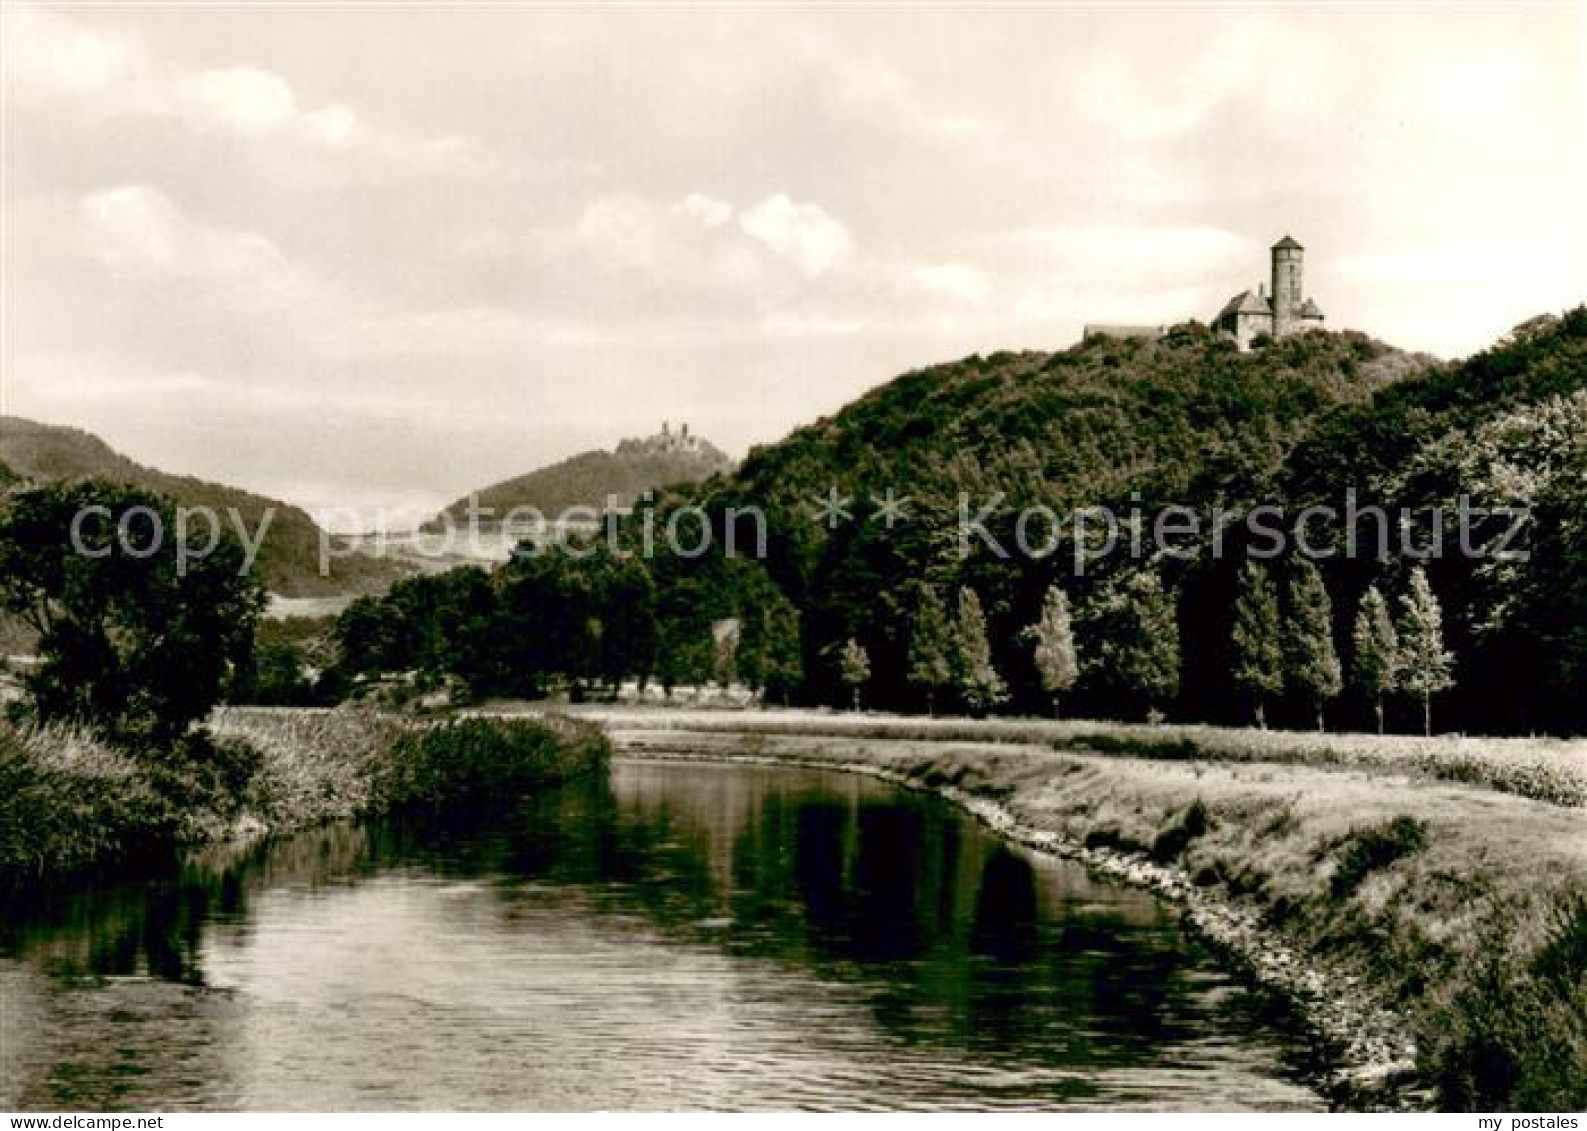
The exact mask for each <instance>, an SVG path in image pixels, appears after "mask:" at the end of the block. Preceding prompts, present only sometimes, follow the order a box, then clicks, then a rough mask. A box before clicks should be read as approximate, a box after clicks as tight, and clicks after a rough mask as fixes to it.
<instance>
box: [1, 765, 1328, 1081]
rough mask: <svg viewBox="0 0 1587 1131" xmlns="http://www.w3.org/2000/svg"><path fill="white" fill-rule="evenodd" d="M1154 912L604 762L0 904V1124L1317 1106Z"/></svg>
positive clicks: (839, 794) (913, 811)
mask: <svg viewBox="0 0 1587 1131" xmlns="http://www.w3.org/2000/svg"><path fill="white" fill-rule="evenodd" d="M1306 1057H1307V1049H1306V1043H1305V1041H1304V1040H1303V1039H1301V1037H1300V1036H1299V1035H1298V1034H1297V1033H1296V1032H1295V1031H1294V1030H1293V1029H1291V1028H1289V1027H1288V1026H1287V1025H1286V1024H1285V1023H1283V1022H1282V1021H1281V1019H1278V1018H1275V1017H1274V1016H1273V1015H1272V1011H1271V1008H1270V1007H1269V1006H1267V1005H1266V1004H1264V1003H1263V1002H1262V1001H1261V1000H1260V999H1259V998H1258V997H1257V996H1256V995H1254V994H1253V993H1251V992H1249V991H1247V990H1246V989H1245V988H1243V987H1242V986H1241V985H1240V984H1239V983H1238V982H1237V981H1235V980H1234V979H1232V978H1231V977H1229V976H1228V975H1226V974H1224V973H1222V972H1221V971H1220V970H1219V969H1218V968H1217V967H1216V965H1215V964H1214V963H1213V962H1212V961H1211V959H1210V958H1209V956H1208V955H1207V954H1206V953H1205V952H1204V951H1203V950H1202V949H1201V948H1200V947H1199V946H1198V945H1196V943H1195V942H1194V941H1192V940H1190V939H1188V938H1187V937H1186V936H1185V935H1184V934H1183V932H1182V931H1181V930H1180V929H1179V927H1178V926H1177V924H1176V921H1175V918H1174V916H1173V915H1172V913H1171V911H1170V910H1169V909H1167V908H1165V907H1164V906H1162V905H1161V904H1160V903H1159V902H1157V901H1156V900H1155V899H1154V898H1153V897H1151V896H1150V895H1148V894H1146V893H1143V892H1139V891H1135V890H1132V889H1128V888H1122V887H1118V886H1114V885H1110V884H1107V883H1102V882H1098V881H1096V880H1093V879H1091V878H1089V877H1088V876H1087V874H1086V873H1085V871H1084V870H1083V869H1080V868H1078V867H1077V866H1074V865H1072V864H1068V863H1065V862H1062V861H1054V860H1049V859H1045V858H1042V857H1039V856H1036V855H1034V854H1032V853H1029V852H1027V851H1025V850H1023V849H1020V848H1016V847H1011V846H1009V845H1008V844H1006V843H1004V842H1002V841H1000V840H999V839H998V838H997V837H995V836H993V835H992V834H990V833H989V832H987V831H986V830H984V829H983V828H981V827H980V826H979V825H978V824H976V823H975V822H974V821H973V820H972V819H971V818H969V817H967V816H965V815H963V814H962V813H960V812H958V811H957V810H955V809H953V808H951V807H950V806H948V805H947V804H946V803H944V802H941V801H939V800H937V799H935V798H931V797H927V796H922V795H917V794H912V793H909V792H906V791H903V790H900V789H897V788H895V787H892V786H889V785H886V784H883V783H879V782H876V781H873V780H871V779H868V778H863V777H858V776H853V775H845V774H838V773H823V772H814V771H806V770H792V769H777V768H766V767H744V766H735V767H728V766H717V765H709V764H699V763H670V764H669V763H647V762H618V763H616V764H614V766H613V767H612V770H611V774H610V777H609V779H605V778H603V779H601V780H594V781H587V782H582V783H577V784H575V785H572V786H569V787H565V788H563V789H560V790H557V791H554V792H551V793H549V794H547V795H545V796H542V797H537V798H534V799H531V800H529V801H526V802H524V803H522V804H520V805H517V806H515V807H508V808H504V809H503V810H502V811H500V812H495V813H489V814H473V815H471V816H470V817H469V818H468V819H467V820H460V819H457V818H452V819H444V820H443V819H436V818H423V819H420V818H412V817H410V818H406V819H403V820H400V821H397V820H387V821H376V822H368V823H363V824H357V825H338V826H331V827H327V828H324V829H319V830H315V831H312V832H309V833H306V834H304V835H301V836H297V837H294V838H291V839H286V840H281V841H277V842H274V843H270V844H266V845H262V846H259V847H257V848H255V849H253V850H251V851H250V852H248V853H247V854H246V855H244V856H242V857H241V858H238V856H237V854H236V853H232V854H231V855H229V856H227V857H225V858H217V859H213V860H195V861H192V862H190V863H189V864H188V865H186V866H184V867H183V868H182V869H181V870H180V871H179V872H173V874H171V875H168V876H161V877H155V878H152V879H144V880H142V881H139V882H136V883H131V882H129V883H124V884H119V885H115V886H109V887H102V888H98V889H95V890H89V891H78V892H74V893H70V894H61V895H57V896H54V897H52V898H50V899H48V900H47V901H42V902H41V901H40V900H38V899H34V900H32V901H31V902H30V903H29V904H27V905H26V906H17V905H13V906H10V907H7V908H5V909H4V918H3V920H0V1108H5V1109H57V1110H59V1109H68V1110H109V1109H160V1110H170V1109H178V1108H204V1109H228V1110H230V1109H242V1110H283V1109H309V1110H322V1109H388V1108H397V1109H454V1108H456V1109H486V1110H493V1109H520V1108H529V1109H552V1110H577V1109H591V1108H627V1109H631V1108H647V1109H653V1108H665V1109H677V1108H733V1109H738V1108H779V1109H780V1108H840V1109H859V1108H885V1109H893V1108H927V1109H956V1108H970V1109H985V1108H1050V1107H1080V1108H1109V1109H1117V1108H1185V1109H1197V1108H1287V1109H1294V1108H1319V1107H1321V1106H1322V1104H1321V1101H1320V1099H1319V1097H1318V1096H1317V1095H1316V1094H1315V1093H1313V1092H1312V1091H1309V1090H1308V1089H1307V1088H1306V1087H1305V1085H1304V1083H1303V1081H1304V1078H1305V1072H1304V1067H1305V1061H1306Z"/></svg>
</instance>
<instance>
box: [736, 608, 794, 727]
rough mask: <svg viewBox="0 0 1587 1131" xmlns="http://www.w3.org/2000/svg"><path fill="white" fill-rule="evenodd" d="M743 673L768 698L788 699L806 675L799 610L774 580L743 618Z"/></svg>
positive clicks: (741, 664) (780, 700) (741, 642)
mask: <svg viewBox="0 0 1587 1131" xmlns="http://www.w3.org/2000/svg"><path fill="white" fill-rule="evenodd" d="M741 623H742V626H743V627H742V630H741V637H740V639H739V644H738V652H739V674H740V675H741V676H742V677H743V678H744V681H745V682H746V683H747V684H748V685H749V687H750V689H751V690H752V691H756V692H759V693H760V696H761V699H762V701H763V702H764V701H765V700H767V699H775V700H777V701H779V702H783V703H786V702H787V701H788V699H789V697H790V696H791V695H792V694H793V692H794V691H795V690H796V689H797V688H798V686H799V684H800V682H801V681H802V680H803V679H804V661H803V658H802V657H803V649H802V647H801V637H800V631H799V610H798V609H796V608H794V606H793V603H792V602H791V601H789V600H788V598H787V597H785V596H783V593H782V590H780V589H778V588H777V586H776V585H775V584H773V583H771V582H770V581H767V582H765V584H764V589H762V590H759V591H757V592H756V594H755V595H754V596H753V597H752V598H751V601H750V604H749V607H748V608H747V609H745V610H744V613H743V616H742V618H741Z"/></svg>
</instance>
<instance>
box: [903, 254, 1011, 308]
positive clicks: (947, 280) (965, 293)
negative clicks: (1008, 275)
mask: <svg viewBox="0 0 1587 1131" xmlns="http://www.w3.org/2000/svg"><path fill="white" fill-rule="evenodd" d="M907 278H908V281H909V283H910V284H911V285H912V286H914V287H916V288H918V289H919V290H922V291H926V292H928V293H930V294H938V295H946V296H947V297H949V298H955V299H958V300H960V301H962V302H968V303H982V302H985V301H986V297H987V295H988V294H990V293H991V290H992V284H991V283H990V282H989V281H988V280H987V277H986V273H985V272H983V271H982V270H981V269H980V268H978V267H971V266H970V265H969V264H966V263H928V264H923V265H921V266H919V267H912V268H910V269H909V270H908V272H907Z"/></svg>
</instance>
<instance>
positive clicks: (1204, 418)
mask: <svg viewBox="0 0 1587 1131" xmlns="http://www.w3.org/2000/svg"><path fill="white" fill-rule="evenodd" d="M1438 368H1439V363H1437V362H1436V361H1435V360H1434V359H1432V358H1430V357H1427V356H1425V355H1412V354H1407V353H1404V352H1402V351H1399V350H1396V349H1394V348H1392V347H1390V346H1387V345H1384V344H1383V343H1381V342H1377V341H1374V340H1373V339H1371V338H1368V337H1367V336H1365V335H1363V334H1358V333H1353V332H1344V333H1317V334H1309V335H1306V336H1305V337H1297V338H1288V339H1284V340H1282V341H1280V342H1278V343H1275V344H1273V345H1271V346H1269V347H1268V348H1267V349H1265V350H1259V351H1255V352H1252V353H1239V352H1237V351H1236V350H1234V349H1233V347H1232V346H1230V345H1229V344H1227V343H1224V342H1220V341H1216V340H1214V339H1213V338H1212V337H1211V336H1210V335H1209V334H1208V333H1207V331H1205V330H1204V329H1202V328H1201V327H1198V326H1193V325H1192V326H1185V327H1180V328H1177V329H1176V330H1175V331H1173V332H1171V333H1170V334H1169V335H1168V336H1166V337H1165V338H1163V339H1161V340H1158V341H1146V340H1140V339H1131V340H1124V339H1111V338H1098V339H1094V340H1091V341H1088V342H1085V343H1082V344H1080V345H1077V346H1075V347H1073V348H1072V349H1068V350H1064V351H1062V352H1058V353H1035V352H1022V353H997V354H993V355H991V356H989V357H981V356H973V357H968V358H965V359H963V360H961V361H956V362H951V363H948V364H945V365H937V366H932V367H930V368H927V369H921V370H917V371H915V372H912V373H908V374H905V375H904V376H902V377H899V378H897V379H895V380H893V381H890V382H888V383H887V384H885V385H882V386H881V387H879V388H877V389H875V390H873V391H872V392H870V393H869V394H867V395H866V396H864V397H862V398H861V399H860V400H858V401H856V402H854V403H853V404H851V405H849V406H847V407H846V408H844V409H843V410H842V411H841V412H839V413H838V414H837V415H835V416H832V417H829V418H826V419H823V420H820V421H817V422H816V423H815V424H812V425H809V426H807V427H804V428H801V429H799V430H798V431H796V432H794V433H793V434H792V435H790V436H789V437H788V438H787V439H785V440H783V441H781V442H780V443H777V444H774V445H770V446H767V447H762V448H756V449H754V450H752V451H751V452H750V454H749V457H748V458H747V459H746V460H745V461H744V464H743V466H742V467H741V468H740V469H739V471H738V473H737V474H736V475H735V476H734V477H732V478H731V480H730V481H729V482H728V483H727V484H726V485H724V487H723V488H722V490H723V492H724V493H726V494H728V495H731V496H741V497H750V498H753V499H755V500H757V501H760V502H762V503H765V504H770V505H772V506H774V507H776V508H777V509H778V510H779V511H797V510H798V509H799V508H801V507H802V506H805V505H806V504H807V500H808V499H809V498H811V497H813V496H815V495H820V494H824V493H825V492H826V491H827V489H828V487H830V486H835V487H837V488H838V490H839V492H840V493H841V494H843V495H854V496H859V497H860V498H861V500H862V501H863V500H864V498H865V496H866V495H867V494H869V493H876V494H881V493H883V492H885V490H886V489H888V488H889V487H891V488H892V489H893V490H894V491H895V492H896V493H897V494H899V495H907V496H909V497H910V499H911V500H912V501H913V502H914V504H915V506H914V509H915V510H916V512H917V513H919V512H922V511H935V512H940V511H942V510H944V509H945V508H946V509H948V510H952V509H953V508H954V507H955V505H956V501H957V499H958V496H959V493H960V492H965V493H967V494H968V495H969V496H970V498H972V499H974V500H976V506H975V508H973V509H977V510H978V509H979V507H980V505H981V503H982V501H985V500H989V499H990V498H991V497H992V495H993V494H994V493H998V494H1001V495H1003V496H1005V497H1006V501H1007V504H1008V505H1009V506H1010V507H1012V506H1027V505H1031V504H1037V503H1042V504H1046V505H1049V506H1052V507H1053V508H1055V509H1057V510H1059V511H1066V510H1069V509H1071V508H1074V507H1081V506H1090V505H1096V504H1113V505H1121V504H1122V505H1129V504H1130V503H1131V502H1132V501H1134V500H1135V499H1137V498H1138V499H1139V500H1140V501H1141V502H1143V503H1144V504H1145V505H1148V506H1149V505H1153V504H1160V503H1165V502H1187V501H1188V502H1195V501H1198V500H1200V499H1205V498H1211V497H1219V496H1223V497H1239V496H1240V495H1243V494H1249V493H1250V492H1252V491H1254V490H1256V489H1258V488H1260V487H1261V486H1262V485H1263V484H1265V483H1266V482H1267V481H1268V480H1269V479H1270V478H1271V477H1272V476H1273V475H1274V474H1275V473H1276V472H1277V471H1278V469H1279V467H1280V466H1281V465H1282V463H1283V460H1284V458H1285V456H1286V454H1287V453H1288V452H1289V450H1290V449H1291V447H1292V446H1293V445H1294V444H1295V443H1296V442H1297V441H1299V440H1300V438H1301V437H1303V436H1305V435H1306V434H1307V432H1308V431H1309V430H1310V429H1311V427H1312V426H1313V425H1314V424H1315V423H1316V422H1317V421H1318V420H1319V419H1320V418H1321V417H1322V416H1324V415H1325V414H1327V413H1329V412H1331V411H1333V410H1335V409H1339V408H1343V407H1347V406H1351V405H1360V404H1364V403H1367V402H1368V401H1370V399H1371V398H1372V397H1373V395H1374V394H1375V393H1376V392H1378V391H1379V390H1381V389H1383V388H1385V387H1387V386H1389V385H1390V384H1392V383H1394V382H1396V381H1399V380H1403V379H1405V378H1407V377H1410V376H1413V375H1420V374H1426V373H1429V372H1434V371H1437V370H1438ZM804 525H805V527H807V528H808V529H806V530H805V531H804V533H806V534H809V535H810V536H811V537H812V538H813V539H815V540H817V541H820V540H823V539H824V536H825V532H824V531H823V530H822V528H821V527H820V526H819V525H818V524H816V525H813V524H809V523H806V524H804ZM795 529H796V530H797V529H798V528H797V527H796V528H795ZM801 540H802V539H801ZM788 580H793V579H791V578H790V579H788Z"/></svg>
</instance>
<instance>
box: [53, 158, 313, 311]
mask: <svg viewBox="0 0 1587 1131" xmlns="http://www.w3.org/2000/svg"><path fill="white" fill-rule="evenodd" d="M81 213H82V217H83V225H84V226H83V232H82V247H83V250H84V252H85V253H86V254H87V255H88V256H89V257H91V258H93V259H96V260H98V261H99V262H100V263H102V264H103V265H104V266H106V267H107V268H109V269H110V270H111V271H113V272H115V273H117V274H119V275H123V276H130V277H133V278H135V279H139V280H143V281H172V280H175V281H183V280H197V281H202V282H204V283H206V284H209V285H211V286H216V287H222V288H225V290H224V294H223V295H218V296H217V297H230V298H240V299H243V300H245V302H246V304H247V305H248V306H250V307H253V306H260V305H274V304H275V303H277V302H279V301H282V300H285V299H287V298H289V297H291V296H292V295H293V293H294V291H295V289H296V282H297V279H296V276H295V273H294V272H293V270H292V267H291V265H290V264H289V263H288V262H287V260H286V258H285V256H283V255H282V254H281V252H280V251H279V250H278V249H277V248H276V246H275V245H274V244H272V243H271V242H270V241H269V240H267V239H265V238H264V237H263V236H260V235H257V234H255V233H253V232H244V231H235V230H231V229H226V228H217V227H210V226H208V225H205V224H202V223H198V222H196V221H193V220H192V219H190V218H189V217H187V216H186V215H184V214H183V213H182V212H181V210H180V209H178V208H177V206H176V205H175V203H173V202H172V200H171V199H170V198H169V197H167V196H166V195H165V194H164V193H162V192H160V191H159V190H158V189H155V188H151V187H150V186H148V185H122V186H120V187H119V188H113V189H106V190H104V191H102V192H96V193H93V194H91V195H89V196H87V197H85V198H84V199H83V201H82V204H81Z"/></svg>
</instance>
